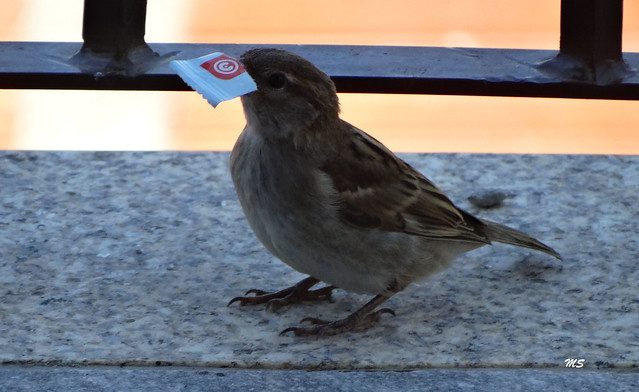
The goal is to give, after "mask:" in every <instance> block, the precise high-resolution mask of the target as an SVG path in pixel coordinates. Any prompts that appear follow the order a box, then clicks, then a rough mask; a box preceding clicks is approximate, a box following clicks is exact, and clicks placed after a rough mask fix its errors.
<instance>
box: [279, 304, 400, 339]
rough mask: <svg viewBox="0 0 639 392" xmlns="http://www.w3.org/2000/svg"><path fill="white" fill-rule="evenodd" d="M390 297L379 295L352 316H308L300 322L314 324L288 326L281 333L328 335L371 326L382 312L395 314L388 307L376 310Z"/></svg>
mask: <svg viewBox="0 0 639 392" xmlns="http://www.w3.org/2000/svg"><path fill="white" fill-rule="evenodd" d="M388 298H390V297H386V296H383V295H377V296H375V298H373V299H371V300H370V301H368V303H367V304H366V305H364V306H362V307H361V308H359V309H358V310H356V311H355V312H353V313H352V314H351V315H350V316H348V317H346V318H343V319H341V320H337V321H326V320H322V319H318V318H314V317H307V318H305V319H303V320H302V321H300V322H301V323H303V322H309V323H311V324H313V325H312V326H310V327H290V328H286V329H285V330H283V331H282V332H281V333H280V335H283V334H285V333H287V332H293V333H294V334H295V336H311V335H313V336H328V335H337V334H340V333H344V332H349V331H353V330H355V329H366V328H369V327H371V326H372V325H374V324H375V323H377V322H378V321H379V320H380V318H381V315H382V314H384V313H388V314H392V315H393V316H394V315H395V312H393V311H392V310H391V309H388V308H382V309H379V310H375V308H376V307H378V306H379V305H381V304H383V303H384V302H386V300H388Z"/></svg>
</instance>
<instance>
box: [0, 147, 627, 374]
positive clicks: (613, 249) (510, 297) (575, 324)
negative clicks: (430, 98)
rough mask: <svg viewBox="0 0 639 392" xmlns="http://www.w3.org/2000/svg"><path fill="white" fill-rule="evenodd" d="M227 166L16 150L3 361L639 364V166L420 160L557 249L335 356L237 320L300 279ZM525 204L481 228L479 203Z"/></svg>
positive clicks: (465, 288) (447, 183) (486, 269)
mask: <svg viewBox="0 0 639 392" xmlns="http://www.w3.org/2000/svg"><path fill="white" fill-rule="evenodd" d="M228 155H229V154H228V153H227V152H215V153H214V152H209V153H206V152H15V151H14V152H11V151H9V152H1V153H0V170H1V171H2V176H1V177H0V194H1V200H0V361H1V362H4V363H44V364H51V363H56V364H106V365H110V364H123V363H126V364H146V365H154V364H157V363H159V364H166V363H170V364H173V365H187V366H219V367H221V366H224V367H226V366H229V367H248V368H269V369H272V368H274V369H289V368H301V369H345V370H349V369H411V368H428V367H438V368H442V367H443V368H449V367H451V368H452V367H467V366H472V367H478V366H479V367H509V368H512V367H515V368H517V367H552V368H554V367H556V368H564V367H565V360H566V359H568V358H577V359H584V370H587V369H596V368H604V367H621V368H623V367H635V366H637V365H638V364H639V288H638V286H637V282H639V268H637V265H638V262H639V261H638V260H639V244H638V238H639V235H638V233H637V232H638V231H639V230H638V227H639V226H638V225H637V222H639V207H638V204H639V203H638V198H639V196H638V189H639V157H618V156H527V155H461V154H441V155H440V154H438V155H426V154H407V155H403V158H405V159H406V160H407V161H409V162H410V163H411V164H412V165H414V166H415V167H416V168H418V169H419V170H421V171H422V172H424V173H425V174H426V175H427V176H428V177H429V178H430V179H431V180H433V181H434V182H435V183H436V184H437V185H438V186H439V187H440V188H442V189H443V190H444V191H446V192H447V193H448V194H449V196H450V197H451V198H452V199H453V200H454V201H455V202H456V203H457V204H458V205H459V206H460V207H462V208H466V209H468V210H469V211H470V212H472V213H475V214H477V215H479V216H482V217H485V218H488V219H491V220H495V221H498V222H502V223H505V224H509V225H511V226H514V227H518V228H520V229H522V230H524V231H527V232H529V233H530V234H532V235H534V236H536V237H538V238H540V239H541V240H542V241H544V242H546V243H548V244H550V245H551V246H553V247H554V248H555V249H556V250H557V251H559V252H560V253H561V254H562V255H563V256H564V261H562V262H559V261H557V260H555V259H553V258H551V257H549V256H546V255H544V254H541V253H535V252H532V251H528V250H525V249H519V248H514V247H509V246H505V245H495V246H492V247H484V248H482V249H479V250H477V251H474V252H471V253H468V254H466V255H464V256H462V257H461V258H460V259H458V261H457V262H456V263H455V264H454V265H453V266H452V267H451V268H450V269H448V270H446V271H445V272H443V273H441V274H439V275H436V276H434V277H433V278H432V279H430V280H429V281H427V282H425V283H422V284H420V285H414V286H411V287H409V288H408V289H407V290H406V291H404V292H403V293H400V294H398V295H397V296H395V297H394V298H392V299H391V300H390V301H389V303H388V306H389V307H391V308H393V309H394V310H395V311H396V313H397V316H396V317H390V316H389V317H384V319H383V320H382V322H381V323H380V324H379V325H378V326H376V327H375V328H373V329H370V330H367V331H364V332H362V333H348V334H344V335H340V336H334V337H328V338H323V339H314V338H296V337H292V336H278V333H279V332H280V331H281V330H283V329H284V328H286V327H289V326H292V325H296V324H297V322H298V321H299V320H300V319H302V318H303V317H306V316H318V317H323V318H328V319H335V318H341V317H343V316H345V315H346V314H348V313H349V312H351V311H353V310H355V309H356V308H358V307H359V306H361V305H362V304H363V303H364V302H365V301H367V299H368V298H367V297H366V296H361V295H352V294H348V293H345V292H343V291H338V292H336V295H335V296H334V298H335V302H333V303H329V302H320V303H305V304H302V305H297V306H293V307H289V308H284V309H281V310H278V311H276V312H272V311H268V312H267V311H264V307H263V306H258V307H239V306H237V304H235V305H233V306H231V307H226V304H227V302H228V301H229V299H231V298H232V297H234V296H237V295H241V294H242V293H243V292H244V291H246V290H247V289H250V288H263V289H281V288H283V287H285V286H288V285H290V284H292V283H294V282H296V281H297V280H298V279H300V278H301V277H302V275H299V274H297V273H296V272H294V271H292V270H291V269H290V268H289V267H288V266H286V265H285V264H283V263H281V262H279V261H278V260H276V259H274V258H273V257H272V256H270V255H269V254H268V253H267V252H266V251H265V250H264V249H263V248H262V246H261V245H260V244H259V242H258V241H257V240H256V239H255V237H254V236H253V234H252V232H251V231H250V229H249V227H248V225H247V223H246V222H245V220H244V217H243V214H242V211H241V208H240V206H239V204H238V202H237V200H236V198H235V193H234V191H233V187H232V184H231V180H230V175H229V173H228ZM487 190H488V191H499V192H504V193H505V194H507V195H509V197H508V198H507V199H506V200H504V201H503V203H502V204H501V205H500V206H499V207H496V208H492V209H484V210H479V209H478V208H476V207H473V206H472V205H471V204H470V203H469V202H468V201H467V198H468V196H470V195H472V194H474V193H477V192H483V191H487Z"/></svg>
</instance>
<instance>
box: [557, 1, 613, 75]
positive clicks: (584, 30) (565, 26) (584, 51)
mask: <svg viewBox="0 0 639 392" xmlns="http://www.w3.org/2000/svg"><path fill="white" fill-rule="evenodd" d="M622 25H623V0H562V1H561V39H560V46H559V47H560V51H561V53H564V54H567V55H570V56H573V57H575V58H578V59H580V60H581V61H583V62H584V63H585V64H587V65H588V66H589V67H591V68H595V67H596V66H597V65H598V64H601V63H602V62H604V61H619V60H621V33H622Z"/></svg>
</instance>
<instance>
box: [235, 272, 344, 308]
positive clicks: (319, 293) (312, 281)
mask: <svg viewBox="0 0 639 392" xmlns="http://www.w3.org/2000/svg"><path fill="white" fill-rule="evenodd" d="M317 283H319V279H316V278H314V277H312V276H309V277H308V278H306V279H303V280H302V281H300V282H298V283H297V284H295V285H293V286H291V287H288V288H285V289H284V290H281V291H277V292H274V293H271V292H268V291H263V290H257V289H251V290H249V291H247V292H246V293H245V294H244V296H243V297H235V298H233V299H232V300H231V301H229V303H228V305H227V306H229V305H231V304H232V303H234V302H239V303H240V306H244V305H257V304H264V303H265V304H266V308H267V309H268V308H275V309H279V308H281V307H282V306H286V305H290V304H294V303H298V302H302V301H311V300H318V299H322V298H325V299H328V300H329V301H330V300H331V294H332V293H333V290H335V289H336V287H335V286H326V287H322V288H320V289H316V290H309V289H310V288H311V287H313V286H314V285H316V284H317ZM249 294H255V295H251V296H249Z"/></svg>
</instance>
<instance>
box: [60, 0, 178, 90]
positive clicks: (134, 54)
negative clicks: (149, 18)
mask: <svg viewBox="0 0 639 392" xmlns="http://www.w3.org/2000/svg"><path fill="white" fill-rule="evenodd" d="M146 3H147V2H146V0H84V16H83V21H82V38H83V39H84V43H83V45H82V49H80V51H79V52H78V53H77V54H76V55H75V56H73V58H72V59H71V64H73V65H75V66H77V67H78V68H80V69H81V70H82V71H83V72H87V73H92V74H94V75H95V77H96V78H100V77H102V76H104V75H123V76H136V75H140V74H143V73H145V72H147V71H148V70H150V69H151V68H153V67H155V66H156V65H158V64H160V63H161V62H162V61H163V60H164V58H165V57H166V56H162V57H160V56H158V55H157V54H156V53H155V52H153V50H151V48H150V47H149V46H148V45H147V44H146V42H145V41H144V32H145V23H146V20H145V19H146ZM171 55H173V54H171Z"/></svg>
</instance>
